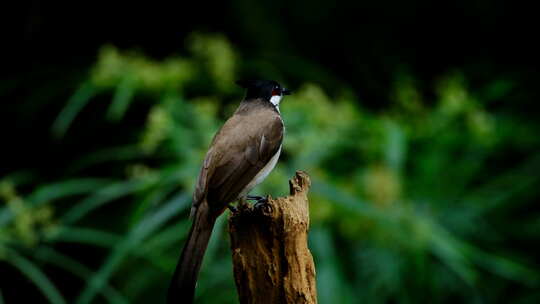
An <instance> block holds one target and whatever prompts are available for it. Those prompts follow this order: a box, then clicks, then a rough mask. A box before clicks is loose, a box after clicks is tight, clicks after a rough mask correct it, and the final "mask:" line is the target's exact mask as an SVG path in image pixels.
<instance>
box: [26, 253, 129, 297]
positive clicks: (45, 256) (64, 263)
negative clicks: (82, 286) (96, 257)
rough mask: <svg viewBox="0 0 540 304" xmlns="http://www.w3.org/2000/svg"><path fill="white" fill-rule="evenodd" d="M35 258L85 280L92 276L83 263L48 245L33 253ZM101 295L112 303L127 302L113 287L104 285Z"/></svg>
mask: <svg viewBox="0 0 540 304" xmlns="http://www.w3.org/2000/svg"><path fill="white" fill-rule="evenodd" d="M35 256H36V258H37V259H39V260H41V261H43V262H46V263H48V264H52V265H55V266H57V267H59V268H62V269H65V270H67V271H69V272H70V273H72V274H73V275H75V276H78V277H80V278H81V279H85V280H87V279H88V278H90V277H91V276H92V271H91V270H90V269H89V268H88V267H86V266H84V265H83V264H81V263H79V262H78V261H77V260H75V259H73V258H71V257H69V256H66V255H64V254H61V253H59V252H58V251H56V250H54V249H52V248H48V247H41V248H39V250H38V251H37V252H36V254H35ZM102 293H103V296H104V297H105V299H107V301H108V302H109V303H113V304H122V303H124V304H127V303H129V302H128V301H127V300H126V299H125V298H124V296H122V295H121V294H120V293H119V292H118V291H117V290H116V289H114V288H113V287H111V286H109V285H106V286H104V287H103V291H102Z"/></svg>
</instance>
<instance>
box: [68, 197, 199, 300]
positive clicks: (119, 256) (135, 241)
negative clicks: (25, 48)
mask: <svg viewBox="0 0 540 304" xmlns="http://www.w3.org/2000/svg"><path fill="white" fill-rule="evenodd" d="M190 201H191V200H190V196H189V195H187V194H184V193H180V194H178V195H176V196H175V197H174V198H172V199H171V200H170V201H169V202H167V203H166V204H165V205H163V206H162V207H161V208H160V209H159V210H157V211H155V212H153V213H152V214H150V215H148V216H147V217H145V218H144V219H143V220H142V221H141V222H139V223H138V224H137V225H136V226H135V227H134V228H133V230H131V231H130V233H129V235H128V236H127V237H126V238H125V239H124V240H123V241H122V242H120V243H118V244H117V246H116V247H115V248H114V249H113V251H112V252H111V254H110V255H109V256H108V257H107V259H106V260H105V262H104V263H103V266H102V267H101V268H100V269H99V271H98V272H96V274H95V275H94V276H93V277H92V278H91V279H90V281H88V283H87V284H86V287H85V288H84V290H83V291H82V293H81V294H80V295H79V297H78V299H77V301H76V303H78V304H88V303H91V302H92V300H93V299H94V297H95V296H96V294H97V293H98V292H99V291H100V290H101V289H102V288H103V286H104V285H105V284H106V282H107V281H108V280H109V278H110V277H111V275H112V274H113V272H114V271H115V269H116V268H117V267H118V266H119V264H120V263H121V262H122V260H123V259H124V258H125V257H126V256H127V255H128V254H129V253H130V251H131V250H133V248H138V246H139V245H140V243H141V242H142V241H143V240H144V239H145V238H147V237H148V236H149V235H150V234H151V233H153V232H154V231H156V230H157V229H159V228H160V227H161V226H163V225H164V224H165V223H166V222H167V221H168V220H169V219H170V218H171V217H173V216H175V215H176V214H178V213H179V212H181V211H182V210H184V209H186V208H187V207H188V204H189V202H190Z"/></svg>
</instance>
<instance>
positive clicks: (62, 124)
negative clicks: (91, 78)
mask: <svg viewBox="0 0 540 304" xmlns="http://www.w3.org/2000/svg"><path fill="white" fill-rule="evenodd" d="M96 93H97V89H96V88H95V87H94V86H93V85H92V83H91V82H86V83H84V84H82V85H81V86H80V87H79V89H78V90H77V91H76V92H75V94H73V96H71V98H70V99H69V100H68V102H67V104H66V106H65V107H64V109H63V110H62V112H60V114H58V117H57V118H56V120H55V121H54V123H53V125H52V132H53V134H54V135H55V136H56V137H58V138H60V137H63V136H64V135H65V133H66V131H67V130H68V129H69V127H70V125H71V123H72V122H73V120H74V119H75V117H76V116H77V115H78V114H79V112H81V110H82V109H83V108H84V107H85V106H86V104H88V102H89V101H90V99H92V97H94V96H95V95H96Z"/></svg>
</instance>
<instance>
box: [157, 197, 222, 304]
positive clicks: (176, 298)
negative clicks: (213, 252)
mask: <svg viewBox="0 0 540 304" xmlns="http://www.w3.org/2000/svg"><path fill="white" fill-rule="evenodd" d="M215 222H216V217H215V216H213V215H211V214H210V212H209V210H208V205H207V204H206V203H203V204H200V205H199V206H198V208H197V210H195V214H194V216H193V224H192V226H191V230H190V231H189V235H188V238H187V241H186V243H185V245H184V249H183V250H182V255H181V256H180V260H179V261H178V264H177V265H176V270H175V271H174V275H173V278H172V280H171V284H170V286H169V291H168V295H167V303H169V304H173V303H174V304H178V303H193V298H194V296H195V285H196V283H197V277H198V275H199V269H200V268H201V263H202V260H203V257H204V252H205V251H206V247H207V246H208V241H209V240H210V235H211V234H212V230H213V229H214V224H215Z"/></svg>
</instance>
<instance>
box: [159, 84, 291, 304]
mask: <svg viewBox="0 0 540 304" xmlns="http://www.w3.org/2000/svg"><path fill="white" fill-rule="evenodd" d="M237 84H238V85H239V86H241V87H243V88H245V89H247V93H246V96H245V98H244V99H243V100H242V102H241V103H240V105H239V106H238V109H236V112H235V113H234V115H233V116H232V117H230V118H229V119H228V120H227V121H226V122H225V124H224V125H223V126H222V127H221V129H220V130H219V131H218V132H217V133H216V135H215V136H214V139H213V140H212V144H211V145H210V148H209V149H208V152H207V153H206V157H205V159H204V162H203V165H202V168H201V171H200V173H199V178H198V180H197V184H196V186H195V192H194V193H193V205H192V207H191V215H190V216H191V218H192V219H193V224H192V226H191V230H190V231H189V236H188V238H187V241H186V243H185V245H184V249H183V250H182V255H181V256H180V260H179V261H178V264H177V265H176V270H175V272H174V275H173V278H172V281H171V285H170V286H169V291H168V296H167V301H168V303H193V298H194V296H195V284H196V282H197V277H198V274H199V269H200V267H201V263H202V260H203V257H204V252H205V251H206V247H207V246H208V241H209V240H210V235H211V234H212V229H213V228H214V224H215V222H216V219H217V217H218V216H219V215H220V214H222V213H223V212H224V211H225V209H227V208H228V207H229V208H231V210H234V208H233V207H231V206H230V205H229V204H230V203H232V202H234V201H239V202H245V201H246V200H247V199H253V200H257V201H258V202H260V203H264V201H265V199H264V198H262V197H259V196H248V193H249V192H250V191H251V190H252V189H253V188H254V187H255V186H257V185H258V184H259V183H261V182H262V181H263V180H264V179H265V178H266V177H267V176H268V174H269V173H270V171H272V169H274V167H275V165H276V163H277V160H278V158H279V155H280V153H281V143H282V141H283V131H284V126H283V120H282V119H281V114H280V111H279V103H280V102H281V99H282V98H283V96H284V95H289V94H290V91H289V90H287V89H285V88H284V87H282V86H281V85H280V84H279V83H277V82H275V81H271V80H244V81H238V82H237Z"/></svg>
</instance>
